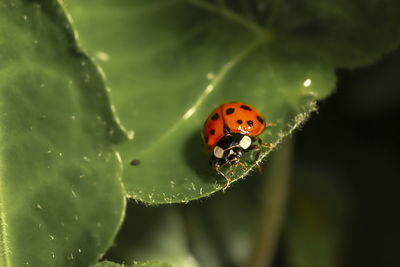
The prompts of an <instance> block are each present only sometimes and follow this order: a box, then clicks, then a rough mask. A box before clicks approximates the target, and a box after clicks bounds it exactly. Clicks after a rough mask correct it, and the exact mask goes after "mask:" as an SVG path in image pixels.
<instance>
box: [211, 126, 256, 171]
mask: <svg viewBox="0 0 400 267" xmlns="http://www.w3.org/2000/svg"><path fill="white" fill-rule="evenodd" d="M252 142H253V141H252V140H251V137H249V136H247V135H243V134H229V135H225V136H224V137H223V138H221V140H220V141H219V142H218V144H217V145H216V146H215V147H214V149H213V159H214V160H216V161H217V164H218V165H220V166H221V165H222V164H225V163H229V164H230V165H236V164H238V163H239V161H240V158H241V157H242V155H243V151H244V150H246V149H248V148H249V147H250V145H251V143H252Z"/></svg>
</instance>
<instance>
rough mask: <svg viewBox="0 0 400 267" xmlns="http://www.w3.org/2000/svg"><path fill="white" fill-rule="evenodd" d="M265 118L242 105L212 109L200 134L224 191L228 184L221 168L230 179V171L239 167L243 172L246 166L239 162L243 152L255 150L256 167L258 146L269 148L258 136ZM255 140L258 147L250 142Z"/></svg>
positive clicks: (251, 108) (227, 179)
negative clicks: (225, 170) (221, 179)
mask: <svg viewBox="0 0 400 267" xmlns="http://www.w3.org/2000/svg"><path fill="white" fill-rule="evenodd" d="M272 125H273V123H268V124H267V123H266V122H265V119H264V117H263V116H262V115H261V114H260V113H259V112H258V111H257V110H256V109H255V108H253V107H252V106H250V105H248V104H245V103H242V102H230V103H224V104H222V105H220V106H219V107H217V108H216V109H214V110H213V111H212V112H211V114H210V115H209V116H208V118H207V120H206V122H205V124H204V127H203V131H202V136H203V140H204V143H205V144H206V146H207V148H208V150H209V152H210V153H211V152H212V156H211V158H210V164H211V165H212V166H213V167H214V168H215V170H216V171H217V172H218V173H219V174H220V175H222V176H223V177H224V178H225V179H226V183H225V185H224V187H223V190H225V189H226V188H227V187H228V185H229V182H230V177H228V176H227V175H225V174H224V173H223V172H222V171H221V168H222V167H223V166H225V165H226V164H229V170H230V175H232V167H233V166H236V165H238V164H240V165H241V166H242V168H243V169H246V166H245V165H244V163H243V162H241V161H240V159H241V157H242V155H243V153H244V152H247V151H251V150H258V153H257V155H256V158H255V163H256V165H257V166H258V168H259V169H260V170H261V167H260V166H259V165H258V162H257V160H258V157H259V154H260V152H261V148H260V146H265V147H269V148H271V147H272V146H271V144H263V143H262V142H261V139H260V138H258V136H259V135H260V134H261V133H262V132H263V131H264V130H265V128H266V127H267V126H272ZM257 140H258V145H257V144H255V145H253V142H255V141H257Z"/></svg>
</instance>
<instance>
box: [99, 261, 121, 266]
mask: <svg viewBox="0 0 400 267" xmlns="http://www.w3.org/2000/svg"><path fill="white" fill-rule="evenodd" d="M121 266H122V265H121V264H118V263H115V262H111V261H102V262H99V263H96V264H94V265H92V267H121Z"/></svg>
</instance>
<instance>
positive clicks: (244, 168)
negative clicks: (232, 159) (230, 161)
mask: <svg viewBox="0 0 400 267" xmlns="http://www.w3.org/2000/svg"><path fill="white" fill-rule="evenodd" d="M239 164H240V166H242V169H243V170H247V168H246V165H244V163H243V162H241V161H239Z"/></svg>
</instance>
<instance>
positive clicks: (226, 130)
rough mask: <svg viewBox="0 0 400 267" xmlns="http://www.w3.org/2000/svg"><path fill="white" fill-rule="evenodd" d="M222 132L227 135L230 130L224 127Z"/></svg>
mask: <svg viewBox="0 0 400 267" xmlns="http://www.w3.org/2000/svg"><path fill="white" fill-rule="evenodd" d="M224 132H225V133H226V134H228V133H230V132H231V129H229V127H227V126H225V127H224Z"/></svg>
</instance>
